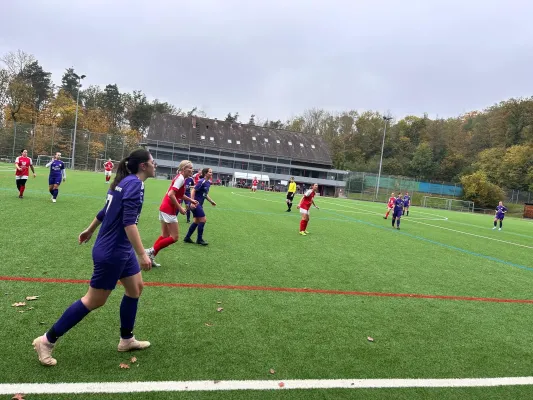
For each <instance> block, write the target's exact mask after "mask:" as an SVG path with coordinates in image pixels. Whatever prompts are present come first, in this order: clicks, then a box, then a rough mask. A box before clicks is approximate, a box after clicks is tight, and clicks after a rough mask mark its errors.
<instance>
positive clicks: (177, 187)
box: [146, 160, 198, 267]
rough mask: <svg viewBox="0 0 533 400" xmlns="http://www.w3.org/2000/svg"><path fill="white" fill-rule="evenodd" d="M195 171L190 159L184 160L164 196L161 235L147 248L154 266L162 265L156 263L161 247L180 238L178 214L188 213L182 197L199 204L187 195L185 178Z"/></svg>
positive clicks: (160, 207) (161, 208)
mask: <svg viewBox="0 0 533 400" xmlns="http://www.w3.org/2000/svg"><path fill="white" fill-rule="evenodd" d="M192 173H193V167H192V163H191V162H190V161H189V160H183V161H182V162H181V163H180V164H179V165H178V174H177V175H176V177H175V178H174V179H172V183H171V184H170V187H169V188H168V191H167V192H166V193H165V196H164V197H163V201H162V202H161V206H159V221H161V236H159V238H158V239H157V240H156V241H155V243H154V245H153V246H152V247H151V248H149V249H147V250H146V254H147V255H148V257H150V260H151V261H152V266H153V267H160V266H161V265H160V264H158V263H156V261H155V256H156V255H157V253H159V251H160V250H161V249H164V248H165V247H168V246H170V245H171V244H173V243H176V242H177V241H178V239H179V229H178V216H177V213H178V212H179V213H180V214H182V215H185V214H186V210H185V209H184V208H183V207H182V206H181V204H180V203H181V199H185V200H186V201H188V202H190V203H191V204H198V202H197V201H196V200H193V199H191V198H190V197H189V196H187V195H185V189H186V188H185V180H186V179H187V178H188V177H190V176H191V175H192Z"/></svg>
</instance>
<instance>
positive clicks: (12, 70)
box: [0, 50, 37, 76]
mask: <svg viewBox="0 0 533 400" xmlns="http://www.w3.org/2000/svg"><path fill="white" fill-rule="evenodd" d="M0 61H2V62H3V63H4V64H5V65H6V69H7V71H8V73H9V75H11V76H15V75H19V74H21V73H22V71H24V70H25V69H26V67H28V66H29V65H30V64H31V63H33V62H35V61H37V60H36V59H35V57H34V56H33V55H32V54H28V53H26V52H24V51H22V50H17V51H10V52H9V53H7V54H5V55H4V56H2V58H0Z"/></svg>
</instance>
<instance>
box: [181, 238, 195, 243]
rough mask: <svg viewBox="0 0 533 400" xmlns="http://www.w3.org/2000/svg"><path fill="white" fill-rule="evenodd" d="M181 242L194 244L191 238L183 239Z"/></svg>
mask: <svg viewBox="0 0 533 400" xmlns="http://www.w3.org/2000/svg"><path fill="white" fill-rule="evenodd" d="M183 241H184V242H185V243H194V242H193V241H192V240H191V238H189V237H186V238H185V239H183Z"/></svg>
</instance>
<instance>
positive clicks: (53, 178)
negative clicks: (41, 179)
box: [45, 152, 67, 203]
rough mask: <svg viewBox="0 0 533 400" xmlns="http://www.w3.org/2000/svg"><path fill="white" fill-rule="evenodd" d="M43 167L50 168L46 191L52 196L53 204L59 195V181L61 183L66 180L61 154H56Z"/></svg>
mask: <svg viewBox="0 0 533 400" xmlns="http://www.w3.org/2000/svg"><path fill="white" fill-rule="evenodd" d="M45 167H46V168H48V167H50V175H48V191H49V192H50V194H51V195H52V203H55V202H56V200H57V195H58V194H59V185H61V180H63V182H65V181H66V180H67V171H66V170H65V163H64V162H63V161H61V153H60V152H57V153H56V155H55V156H54V159H53V160H52V161H50V162H49V163H48V164H46V165H45Z"/></svg>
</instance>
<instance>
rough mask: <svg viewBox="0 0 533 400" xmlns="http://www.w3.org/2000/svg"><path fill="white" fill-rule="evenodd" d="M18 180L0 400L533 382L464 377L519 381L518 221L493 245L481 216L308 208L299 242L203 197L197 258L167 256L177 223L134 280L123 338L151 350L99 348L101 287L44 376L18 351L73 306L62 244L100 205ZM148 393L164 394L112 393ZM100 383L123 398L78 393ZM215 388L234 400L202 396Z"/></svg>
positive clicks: (434, 388) (532, 358)
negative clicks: (137, 282)
mask: <svg viewBox="0 0 533 400" xmlns="http://www.w3.org/2000/svg"><path fill="white" fill-rule="evenodd" d="M36 171H37V174H38V176H37V178H36V179H33V178H32V177H30V179H29V180H28V183H27V189H26V192H25V196H24V197H25V198H24V199H22V200H21V199H18V192H17V191H16V187H15V182H14V172H13V166H7V165H6V164H3V165H0V211H1V212H0V215H1V218H2V229H1V230H0V243H1V247H0V256H1V258H0V259H1V260H2V266H1V270H0V296H1V300H2V301H0V320H1V321H2V328H1V330H0V343H2V345H3V346H2V352H1V357H0V398H4V397H2V396H5V398H11V397H10V396H8V395H10V394H11V395H12V394H15V393H17V392H26V393H28V394H26V397H25V399H26V400H32V399H50V400H51V399H95V400H101V399H158V400H159V399H202V400H203V399H289V398H290V399H306V400H308V399H344V398H365V399H384V398H391V399H431V398H435V399H437V398H438V399H456V398H457V399H458V398H461V399H463V398H484V399H487V398H494V399H499V398H513V399H518V398H524V399H525V398H531V396H533V378H528V379H522V380H519V379H517V380H516V382H518V383H516V382H515V384H514V385H513V386H494V385H499V384H502V381H497V380H495V379H479V380H474V381H471V382H469V381H466V380H464V379H465V378H504V377H530V376H533V373H532V371H533V333H532V332H533V331H532V329H531V325H532V318H531V315H532V314H533V296H532V295H531V290H532V287H533V263H532V261H531V260H532V255H533V241H532V239H533V231H532V228H533V225H532V224H531V222H528V221H525V220H521V219H518V218H506V219H505V220H504V225H503V230H502V231H497V230H496V231H493V230H492V216H487V215H485V216H484V215H477V214H470V213H457V212H448V211H441V210H432V209H425V208H420V207H412V208H411V211H410V216H409V217H404V218H402V223H401V226H400V227H401V230H400V231H398V230H396V229H392V227H391V219H390V217H389V219H388V220H387V221H385V220H383V218H382V216H383V214H384V212H385V208H386V206H385V205H384V204H377V203H366V202H357V201H351V200H342V199H331V198H320V197H318V198H315V200H316V203H317V205H318V206H319V207H320V208H321V209H320V210H315V209H312V211H311V221H310V223H309V226H308V230H309V231H310V234H309V235H308V236H305V237H303V236H300V235H298V227H299V220H300V215H299V213H298V210H297V209H296V207H293V211H292V212H291V213H287V212H285V209H286V206H285V195H284V194H282V193H267V192H261V191H258V192H257V193H251V192H250V191H249V190H243V189H233V188H225V187H217V186H213V187H212V188H211V192H210V195H211V197H212V198H213V200H215V201H216V202H217V206H216V207H211V206H210V205H206V214H207V219H208V222H207V224H206V228H205V233H204V238H205V240H207V241H208V242H209V246H207V247H202V246H198V245H195V244H194V245H193V244H185V243H183V241H182V240H181V239H183V236H184V233H185V230H186V229H187V226H188V225H187V224H186V223H185V220H184V217H183V216H180V217H179V219H180V241H179V242H178V243H176V244H174V245H172V246H170V247H168V248H166V249H164V250H162V251H161V253H160V254H159V255H158V257H157V261H158V262H159V263H161V264H162V267H161V268H157V269H153V270H152V271H149V272H143V277H144V280H145V282H146V287H145V289H144V292H143V295H142V297H141V300H140V303H139V312H138V317H137V323H136V329H135V335H136V337H137V338H139V339H141V340H149V341H150V342H151V343H152V346H151V347H150V348H149V349H147V350H144V351H141V352H135V353H131V354H129V353H126V354H125V353H119V352H117V350H116V346H117V343H118V338H119V314H118V310H119V303H120V300H121V298H122V294H123V290H122V288H121V287H120V286H117V289H116V291H115V293H113V294H112V295H111V297H110V299H109V301H108V303H107V304H106V305H105V306H104V307H103V308H100V309H98V310H96V311H94V312H92V313H90V314H89V315H88V316H87V317H86V318H85V319H84V320H83V321H82V322H81V323H80V324H79V325H78V326H76V327H75V328H74V329H72V330H71V331H70V332H68V333H67V334H66V335H65V336H64V337H63V338H61V339H60V341H59V342H58V345H57V346H56V349H55V350H54V357H56V358H57V360H58V364H57V366H55V367H53V368H46V367H43V366H41V365H40V364H39V362H38V360H37V356H36V353H35V352H34V350H33V348H32V345H31V343H32V340H33V339H34V338H35V337H37V336H38V335H41V334H43V333H44V332H45V331H46V330H47V329H48V328H49V327H50V326H51V325H52V324H53V323H54V322H55V320H56V319H57V318H58V317H59V316H60V315H61V313H62V312H63V311H64V310H65V308H66V307H68V306H69V305H70V304H71V303H72V302H74V301H75V300H77V299H79V298H80V297H81V296H83V295H84V294H85V292H86V289H87V281H88V279H90V277H91V273H92V259H91V248H92V244H93V243H94V239H95V237H96V236H95V237H94V238H93V239H92V240H91V242H90V244H85V245H81V246H80V245H78V242H77V237H78V234H79V233H80V232H81V231H82V230H83V229H84V228H86V227H87V226H88V224H89V223H90V222H91V220H92V219H93V218H94V216H95V215H96V213H97V212H98V211H99V210H100V209H101V207H102V206H103V204H104V203H105V198H106V192H107V189H108V185H106V184H105V182H104V175H103V173H98V174H97V173H92V172H80V171H70V170H69V171H68V172H67V181H66V182H65V183H63V184H62V185H61V186H60V192H59V196H58V200H57V203H55V204H53V203H52V202H51V201H50V195H49V193H48V186H47V184H48V171H47V170H46V169H44V168H36ZM169 184H170V181H167V180H155V179H152V180H148V181H147V182H146V184H145V185H146V186H145V187H146V190H145V202H144V206H143V212H142V216H141V219H140V222H139V230H140V233H141V237H142V240H143V243H144V245H145V247H149V246H151V245H152V243H153V242H154V241H155V239H157V237H158V236H159V234H160V224H159V221H158V207H159V203H160V201H161V198H162V196H163V194H164V193H165V191H166V189H167V187H168V185H169ZM299 199H300V196H297V198H296V200H295V201H299ZM27 296H39V297H38V299H37V300H33V301H27V300H25V298H26V297H27ZM17 302H25V303H26V305H25V306H21V307H14V306H12V305H13V304H14V303H17ZM218 308H223V310H222V311H217V309H218ZM369 338H372V339H373V341H371V340H369ZM132 356H135V357H136V358H137V361H136V362H135V363H132V362H131V360H130V358H131V357H132ZM121 363H127V364H129V366H130V368H128V369H121V368H120V367H119V365H120V364H121ZM368 379H373V380H375V381H367V380H368ZM411 379H422V380H424V379H425V381H414V380H411ZM429 379H431V380H429ZM452 379H458V380H457V381H453V380H452ZM460 379H463V380H460ZM302 380H309V381H302ZM330 380H345V381H342V382H341V381H330ZM403 380H407V381H403ZM153 381H165V382H167V384H168V386H157V385H152V387H151V390H152V391H151V392H149V393H128V391H135V390H140V389H139V388H141V389H142V382H153ZM198 381H205V382H198ZM239 381H247V382H245V383H242V382H240V383H239ZM111 382H124V383H127V384H126V385H122V386H121V388H122V389H120V390H118V389H117V390H118V391H119V392H123V393H120V394H118V393H116V394H109V393H96V392H98V391H100V392H105V391H111V390H112V389H110V388H115V389H116V387H115V386H112V385H110V384H109V383H111ZM334 382H337V383H338V385H339V386H338V387H337V388H331V387H334V386H335V385H334V384H333V383H334ZM498 382H500V383H498ZM29 383H41V384H43V385H36V386H28V385H27V384H29ZM46 383H47V384H51V385H45V384H46ZM61 383H79V384H83V383H93V385H90V386H87V385H86V386H85V389H80V387H82V386H73V387H72V393H68V394H57V393H59V392H62V391H63V392H65V391H68V390H70V389H68V388H69V387H68V386H65V385H61ZM504 383H505V382H504ZM9 384H17V385H13V386H10V385H9ZM54 384H55V385H54ZM216 385H220V386H221V388H224V389H235V388H239V389H241V390H238V391H234V390H233V391H215V392H213V391H208V389H209V390H211V389H213V388H214V389H216V388H217V387H216ZM303 385H308V386H303ZM365 385H368V386H365ZM454 385H458V386H466V387H452V386H454ZM476 385H480V386H481V387H472V386H476ZM402 386H413V387H402ZM438 386H442V387H438ZM304 387H311V389H304ZM370 387H372V388H370ZM202 388H203V389H205V390H198V389H202ZM244 388H249V389H247V390H244ZM261 388H272V389H273V390H259V389H261ZM292 388H295V389H292ZM274 389H279V390H274ZM289 389H292V390H289ZM156 390H160V391H158V392H156ZM178 390H181V391H178ZM30 391H33V392H34V393H33V394H32V393H29V392H30ZM83 391H84V392H83ZM82 392H83V393H82ZM43 393H51V394H43ZM89 393H94V394H89Z"/></svg>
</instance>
